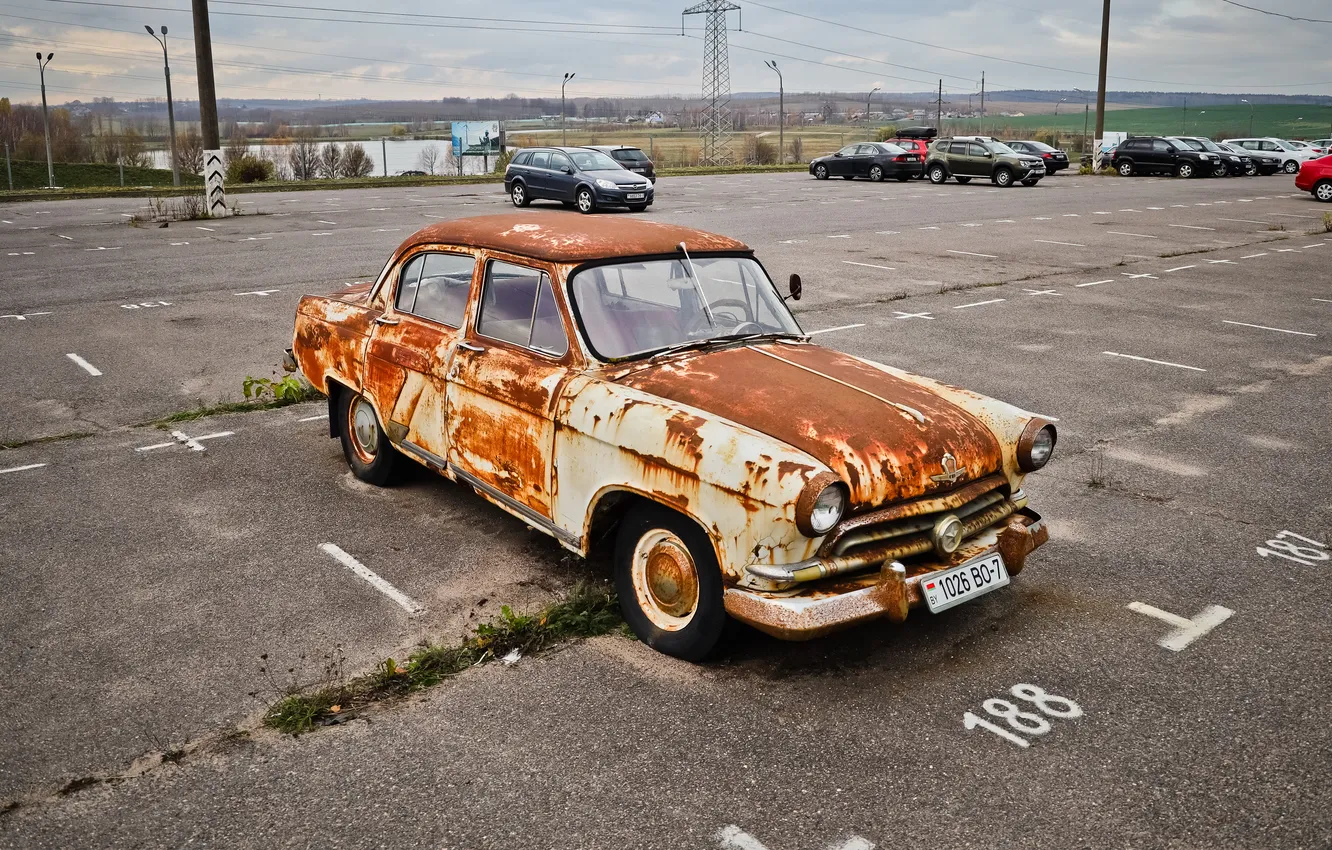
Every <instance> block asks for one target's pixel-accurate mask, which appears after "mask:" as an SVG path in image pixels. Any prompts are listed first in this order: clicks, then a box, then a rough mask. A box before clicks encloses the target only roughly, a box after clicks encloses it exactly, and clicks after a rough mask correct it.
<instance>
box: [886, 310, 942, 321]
mask: <svg viewBox="0 0 1332 850" xmlns="http://www.w3.org/2000/svg"><path fill="white" fill-rule="evenodd" d="M893 312H894V313H896V314H897V315H896V316H894V317H893V318H896V319H930V320H931V321H932V320H933V319H934V317H933V316H931V315H930V314H929V313H903V312H902V311H901V310H894V311H893Z"/></svg>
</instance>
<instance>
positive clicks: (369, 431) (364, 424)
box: [338, 390, 398, 487]
mask: <svg viewBox="0 0 1332 850" xmlns="http://www.w3.org/2000/svg"><path fill="white" fill-rule="evenodd" d="M338 430H339V432H340V433H339V435H338V436H340V437H341V438H342V453H343V454H344V455H345V456H346V458H347V465H348V466H350V467H351V471H352V474H353V475H355V476H356V477H357V478H359V479H361V480H362V481H364V482H366V483H367V484H374V485H376V486H379V487H383V486H384V485H386V484H388V483H389V482H390V481H392V480H393V475H394V472H395V468H396V466H397V461H398V450H397V449H395V448H394V447H393V444H392V443H390V442H389V439H388V435H387V434H385V433H384V429H383V428H381V427H380V426H379V417H378V416H377V415H376V414H375V409H374V408H373V407H372V406H371V405H370V402H369V401H368V400H367V399H366V397H365V396H363V395H361V394H360V393H356V392H352V391H351V390H346V391H344V392H343V393H342V394H341V396H339V398H338Z"/></svg>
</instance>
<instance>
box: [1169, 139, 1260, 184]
mask: <svg viewBox="0 0 1332 850" xmlns="http://www.w3.org/2000/svg"><path fill="white" fill-rule="evenodd" d="M1170 139H1171V141H1180V142H1183V143H1184V144H1186V145H1188V146H1189V147H1191V148H1193V149H1194V150H1195V151H1207V152H1208V153H1214V154H1216V155H1217V157H1218V159H1219V160H1220V163H1219V164H1218V165H1217V167H1216V170H1215V171H1213V172H1212V174H1213V176H1215V177H1225V176H1227V175H1229V176H1232V177H1238V176H1240V175H1245V176H1249V175H1253V174H1257V173H1258V166H1256V165H1254V162H1253V159H1252V158H1250V157H1249V155H1248V154H1239V153H1235V152H1233V151H1230V150H1227V149H1226V148H1223V147H1221V146H1220V145H1218V144H1217V143H1216V142H1214V141H1212V140H1211V139H1209V138H1207V137H1206V136H1171V137H1170Z"/></svg>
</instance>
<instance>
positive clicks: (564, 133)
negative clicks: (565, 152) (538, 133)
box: [560, 71, 574, 145]
mask: <svg viewBox="0 0 1332 850" xmlns="http://www.w3.org/2000/svg"><path fill="white" fill-rule="evenodd" d="M573 78H574V75H573V74H570V73H569V72H567V71H566V72H565V74H564V82H562V83H560V144H561V145H567V144H569V131H568V130H567V129H565V126H564V87H565V86H567V85H569V81H570V80H572V79H573Z"/></svg>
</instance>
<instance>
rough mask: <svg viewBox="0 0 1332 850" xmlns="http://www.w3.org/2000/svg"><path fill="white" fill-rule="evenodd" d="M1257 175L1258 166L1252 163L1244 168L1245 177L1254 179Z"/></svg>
mask: <svg viewBox="0 0 1332 850" xmlns="http://www.w3.org/2000/svg"><path fill="white" fill-rule="evenodd" d="M1257 173H1258V166H1256V165H1254V164H1253V163H1252V162H1251V163H1249V164H1248V165H1246V166H1244V176H1245V177H1252V176H1254V175H1255V174H1257Z"/></svg>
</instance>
